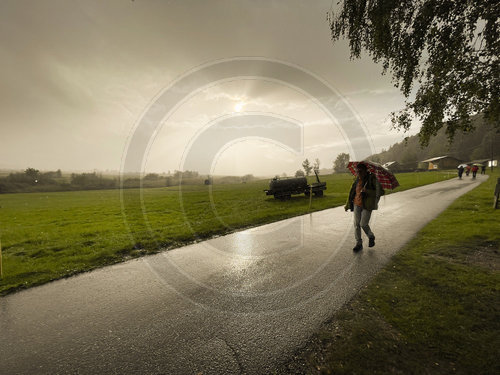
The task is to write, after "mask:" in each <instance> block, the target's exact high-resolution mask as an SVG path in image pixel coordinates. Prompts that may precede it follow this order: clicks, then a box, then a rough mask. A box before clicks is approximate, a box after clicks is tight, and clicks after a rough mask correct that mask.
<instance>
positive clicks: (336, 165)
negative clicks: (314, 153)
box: [333, 152, 349, 172]
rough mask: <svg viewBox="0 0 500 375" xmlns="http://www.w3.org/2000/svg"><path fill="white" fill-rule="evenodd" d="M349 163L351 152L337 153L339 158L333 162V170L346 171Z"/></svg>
mask: <svg viewBox="0 0 500 375" xmlns="http://www.w3.org/2000/svg"><path fill="white" fill-rule="evenodd" d="M348 163H349V154H346V153H345V152H342V153H340V154H338V155H337V159H335V161H334V162H333V170H334V171H335V172H345V171H346V168H347V164H348Z"/></svg>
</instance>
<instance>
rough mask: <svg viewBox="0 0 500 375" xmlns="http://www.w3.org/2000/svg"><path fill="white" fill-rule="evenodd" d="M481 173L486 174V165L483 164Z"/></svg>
mask: <svg viewBox="0 0 500 375" xmlns="http://www.w3.org/2000/svg"><path fill="white" fill-rule="evenodd" d="M481 174H486V165H484V164H483V165H481Z"/></svg>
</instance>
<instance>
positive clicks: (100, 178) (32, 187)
mask: <svg viewBox="0 0 500 375" xmlns="http://www.w3.org/2000/svg"><path fill="white" fill-rule="evenodd" d="M214 179H215V180H216V181H217V183H218V184H227V183H245V182H248V181H252V180H253V179H254V176H253V175H246V176H243V177H237V176H224V177H215V178H212V177H210V178H208V176H200V175H199V174H198V172H196V171H174V173H173V174H169V175H160V174H158V173H149V174H147V175H145V176H143V177H139V176H132V175H130V176H126V177H125V179H124V180H123V187H124V188H139V187H143V188H153V187H169V186H176V185H195V184H196V185H200V184H211V183H212V182H213V180H214ZM120 187H121V186H120V179H119V177H118V176H111V175H103V174H102V173H96V172H91V173H71V174H63V173H62V172H61V170H60V169H58V170H57V171H48V172H41V171H39V170H38V169H35V168H27V169H26V170H24V171H23V172H13V173H10V174H8V175H7V176H5V177H0V194H1V193H31V192H50V191H75V190H98V189H117V188H120Z"/></svg>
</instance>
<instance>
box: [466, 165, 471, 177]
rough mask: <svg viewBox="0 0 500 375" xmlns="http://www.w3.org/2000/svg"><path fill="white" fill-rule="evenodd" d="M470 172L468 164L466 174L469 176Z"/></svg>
mask: <svg viewBox="0 0 500 375" xmlns="http://www.w3.org/2000/svg"><path fill="white" fill-rule="evenodd" d="M469 173H470V165H468V166H467V167H465V175H466V176H469Z"/></svg>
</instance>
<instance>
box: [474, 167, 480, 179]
mask: <svg viewBox="0 0 500 375" xmlns="http://www.w3.org/2000/svg"><path fill="white" fill-rule="evenodd" d="M478 169H479V167H478V166H477V165H473V166H472V178H476V174H477V170H478Z"/></svg>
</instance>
